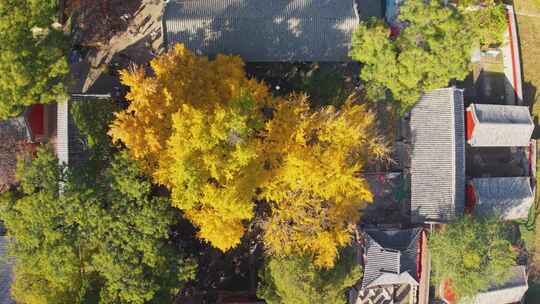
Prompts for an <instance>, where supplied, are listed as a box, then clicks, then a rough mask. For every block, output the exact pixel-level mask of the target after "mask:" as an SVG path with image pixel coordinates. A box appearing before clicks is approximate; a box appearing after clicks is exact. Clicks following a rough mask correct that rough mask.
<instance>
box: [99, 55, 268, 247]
mask: <svg viewBox="0 0 540 304" xmlns="http://www.w3.org/2000/svg"><path fill="white" fill-rule="evenodd" d="M151 66H152V68H153V70H154V72H155V76H148V75H146V74H145V72H144V71H143V69H142V68H136V69H133V70H132V71H130V72H127V71H124V72H122V73H121V79H122V83H123V84H125V85H127V86H129V87H130V88H131V91H130V93H129V94H128V95H127V99H128V100H129V101H130V105H129V107H128V109H127V110H125V111H123V112H121V113H119V114H117V115H116V119H115V121H114V122H113V124H112V126H111V131H110V135H111V137H112V138H113V140H114V141H115V142H120V141H121V142H122V143H123V144H125V145H126V146H127V148H128V149H129V151H130V153H131V156H132V157H133V158H134V159H136V160H138V161H140V162H141V163H142V166H143V168H144V169H145V171H146V172H147V173H148V174H150V175H152V176H153V178H154V181H155V182H156V183H158V184H161V185H165V186H166V187H167V188H169V189H170V190H171V192H172V200H173V205H174V206H175V207H178V208H179V209H181V210H183V211H184V212H185V214H186V215H187V217H188V218H189V219H190V220H191V221H192V222H193V223H194V224H195V225H196V226H197V227H198V228H199V229H200V231H199V237H201V238H203V239H205V240H207V241H209V242H210V243H211V244H212V245H213V246H215V247H217V248H219V249H221V250H224V251H225V250H227V249H229V248H232V247H234V246H235V245H236V244H237V243H238V242H239V241H240V238H241V236H242V235H243V233H244V226H243V224H242V221H244V220H249V219H251V218H252V217H253V202H252V198H253V196H254V195H255V189H256V188H257V184H258V178H257V177H259V176H260V174H258V173H257V170H260V168H262V166H261V165H258V164H257V162H258V161H259V160H258V159H259V158H258V156H257V151H256V148H257V143H256V135H257V131H258V129H260V128H261V127H262V125H263V123H262V117H261V114H260V113H261V111H260V108H261V106H262V105H263V104H264V103H265V102H266V99H267V98H268V90H267V88H266V86H265V85H264V84H262V83H260V82H257V81H256V80H252V79H248V78H247V77H246V75H245V71H244V66H243V62H242V60H241V59H240V58H239V57H234V56H223V55H218V56H217V58H216V59H215V60H213V61H210V60H208V59H207V58H206V57H199V56H196V55H194V54H193V53H192V52H190V51H189V50H187V49H186V48H185V47H184V46H183V45H176V46H175V47H174V48H173V49H172V50H171V51H169V52H168V53H166V54H164V55H162V56H159V57H157V58H156V59H154V60H153V61H152V62H151Z"/></svg>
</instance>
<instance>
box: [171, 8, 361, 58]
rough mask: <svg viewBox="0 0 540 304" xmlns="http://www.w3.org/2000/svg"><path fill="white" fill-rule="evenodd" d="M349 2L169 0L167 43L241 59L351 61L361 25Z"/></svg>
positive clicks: (212, 54) (211, 55)
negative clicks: (356, 31) (354, 38)
mask: <svg viewBox="0 0 540 304" xmlns="http://www.w3.org/2000/svg"><path fill="white" fill-rule="evenodd" d="M353 3H354V1H353V0H272V1H261V0H173V1H171V2H170V3H169V4H167V7H166V9H165V14H164V27H165V29H164V31H165V34H166V40H167V44H168V45H172V44H176V43H183V44H185V45H186V46H187V47H188V48H189V49H191V50H193V51H195V52H196V53H198V54H201V55H207V56H210V57H213V56H215V55H217V54H218V53H224V54H230V55H239V56H240V57H242V58H243V59H244V60H245V61H260V62H272V61H276V62H279V61H349V60H350V59H349V57H348V50H349V46H350V43H351V37H352V32H353V31H354V29H355V28H356V26H357V25H358V23H359V18H358V15H357V13H356V10H355V8H354V5H353Z"/></svg>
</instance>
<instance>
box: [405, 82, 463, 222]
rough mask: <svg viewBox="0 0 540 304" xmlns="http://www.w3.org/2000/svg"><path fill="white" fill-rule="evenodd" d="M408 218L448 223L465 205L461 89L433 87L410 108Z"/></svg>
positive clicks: (459, 213)
mask: <svg viewBox="0 0 540 304" xmlns="http://www.w3.org/2000/svg"><path fill="white" fill-rule="evenodd" d="M410 125H411V134H412V140H411V141H412V154H411V219H412V221H413V222H415V223H424V222H448V221H451V220H453V219H454V218H455V217H456V216H459V215H461V214H462V213H463V209H464V205H465V123H464V105H463V91H462V90H458V89H455V88H445V89H437V90H434V91H431V92H429V93H425V94H423V95H422V97H421V98H420V100H419V101H418V103H417V104H416V105H415V106H414V108H413V109H412V111H411V120H410Z"/></svg>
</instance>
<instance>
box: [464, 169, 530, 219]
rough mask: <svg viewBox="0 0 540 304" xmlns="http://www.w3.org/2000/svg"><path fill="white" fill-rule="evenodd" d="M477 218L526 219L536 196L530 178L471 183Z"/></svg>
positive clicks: (494, 179) (482, 179)
mask: <svg viewBox="0 0 540 304" xmlns="http://www.w3.org/2000/svg"><path fill="white" fill-rule="evenodd" d="M471 183H472V185H473V188H474V192H475V196H476V200H477V201H476V206H475V208H474V213H475V215H477V216H484V217H491V216H497V217H500V218H502V219H504V220H518V219H526V218H527V217H528V215H529V209H530V208H531V206H532V205H533V202H534V195H533V192H532V189H531V182H530V179H529V178H528V177H488V178H475V179H473V180H472V181H471Z"/></svg>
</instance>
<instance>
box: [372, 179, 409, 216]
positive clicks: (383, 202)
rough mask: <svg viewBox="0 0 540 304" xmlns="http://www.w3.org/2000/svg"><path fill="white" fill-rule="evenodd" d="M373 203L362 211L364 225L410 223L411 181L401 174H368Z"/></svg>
mask: <svg viewBox="0 0 540 304" xmlns="http://www.w3.org/2000/svg"><path fill="white" fill-rule="evenodd" d="M366 179H367V180H368V183H369V186H370V189H371V192H372V193H373V203H371V204H369V205H368V206H367V207H366V208H365V209H364V210H363V211H362V220H361V221H362V223H363V224H368V225H369V224H373V225H375V224H392V225H401V224H403V225H406V224H408V223H409V211H410V195H409V180H408V178H407V176H406V175H404V174H402V173H401V172H391V173H384V172H381V173H368V174H366Z"/></svg>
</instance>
